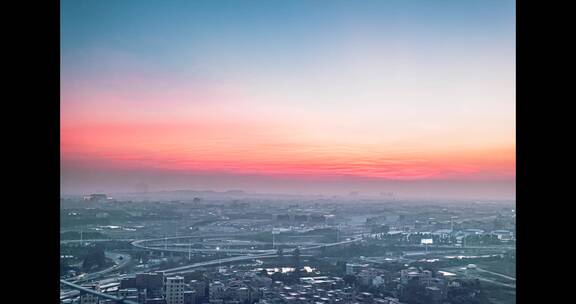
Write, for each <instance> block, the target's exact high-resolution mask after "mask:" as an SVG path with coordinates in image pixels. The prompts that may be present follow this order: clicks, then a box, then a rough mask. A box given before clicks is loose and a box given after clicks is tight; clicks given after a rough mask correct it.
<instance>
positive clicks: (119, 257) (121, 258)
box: [67, 251, 132, 283]
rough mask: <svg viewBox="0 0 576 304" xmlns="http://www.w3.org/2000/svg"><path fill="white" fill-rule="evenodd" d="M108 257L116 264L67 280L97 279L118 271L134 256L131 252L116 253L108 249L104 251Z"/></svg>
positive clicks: (79, 281)
mask: <svg viewBox="0 0 576 304" xmlns="http://www.w3.org/2000/svg"><path fill="white" fill-rule="evenodd" d="M104 255H105V256H106V258H108V259H111V260H112V261H113V262H114V265H113V266H111V267H109V268H106V269H104V270H100V271H97V272H92V273H88V274H84V275H79V276H76V277H72V278H69V279H68V280H67V281H69V282H73V283H82V282H86V281H90V280H94V279H97V278H99V277H102V276H104V275H106V274H108V273H110V272H113V271H116V270H119V269H121V268H122V267H124V266H126V265H127V264H128V263H130V261H131V260H132V257H131V256H130V255H129V254H122V253H114V252H108V251H106V252H105V253H104Z"/></svg>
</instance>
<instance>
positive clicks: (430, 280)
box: [61, 191, 516, 304]
mask: <svg viewBox="0 0 576 304" xmlns="http://www.w3.org/2000/svg"><path fill="white" fill-rule="evenodd" d="M199 194H201V192H195V191H174V192H166V193H158V194H131V195H128V194H125V195H124V196H122V197H118V198H111V197H108V196H107V195H105V194H93V195H88V196H86V197H68V198H63V199H62V201H61V221H62V234H61V238H62V240H61V253H62V256H61V278H62V279H63V280H65V281H66V282H69V283H71V284H75V285H76V286H82V287H84V288H89V289H92V290H94V291H97V292H98V293H100V294H106V295H110V296H113V297H116V299H120V298H122V299H126V300H131V301H133V302H132V303H169V304H170V303H244V304H246V303H326V304H328V303H492V302H493V303H512V302H513V299H514V296H515V280H516V279H515V218H516V216H515V210H514V202H510V201H508V202H506V201H504V202H489V201H486V202H479V201H448V202H423V201H399V200H395V199H394V198H393V197H392V198H391V197H390V196H389V195H384V196H383V197H361V196H359V197H346V196H344V197H325V198H323V197H317V198H306V197H290V196H288V197H285V198H265V197H262V196H258V195H250V194H248V193H244V194H238V193H237V192H235V191H231V192H221V193H219V192H213V193H209V194H206V193H205V194H204V196H203V197H202V198H201V197H198V196H195V195H199ZM148 197H150V198H148ZM152 197H156V198H155V199H154V198H152ZM78 299H79V301H80V302H79V303H116V300H114V299H103V300H100V302H96V301H98V300H97V299H98V296H95V295H94V294H90V293H83V292H82V291H81V290H78V289H76V288H70V285H63V288H62V290H61V302H62V303H75V302H74V301H78ZM488 300H490V301H491V302H486V301H488Z"/></svg>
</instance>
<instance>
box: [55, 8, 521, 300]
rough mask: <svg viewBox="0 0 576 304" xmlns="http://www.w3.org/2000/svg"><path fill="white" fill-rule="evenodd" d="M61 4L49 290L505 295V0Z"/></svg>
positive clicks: (510, 135)
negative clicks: (54, 250) (55, 245)
mask: <svg viewBox="0 0 576 304" xmlns="http://www.w3.org/2000/svg"><path fill="white" fill-rule="evenodd" d="M60 15H61V22H60V36H61V41H60V50H61V52H60V58H61V64H60V83H61V86H60V95H61V98H60V172H61V174H60V201H59V206H60V245H59V246H60V263H59V266H60V272H59V283H60V293H59V294H60V298H59V302H60V303H69V304H112V303H118V304H121V303H126V304H136V303H137V304H371V303H379V304H513V303H514V304H515V303H516V146H515V140H516V138H515V134H516V133H515V132H516V126H515V114H516V113H515V34H516V33H515V1H513V0H502V1H500V0H498V1H496V0H494V1H493V0H482V1H480V0H478V1H476V0H470V1H458V0H448V1H426V0H411V1H392V0H391V1H384V0H382V1H380V0H358V1H347V0H330V1H328V0H318V1H316V0H278V1H266V0H238V1H235V0H190V1H184V0H174V1H140V0H121V1H115V0H60Z"/></svg>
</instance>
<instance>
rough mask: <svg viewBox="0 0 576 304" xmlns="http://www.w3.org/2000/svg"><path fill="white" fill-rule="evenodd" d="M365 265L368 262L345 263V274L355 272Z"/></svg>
mask: <svg viewBox="0 0 576 304" xmlns="http://www.w3.org/2000/svg"><path fill="white" fill-rule="evenodd" d="M367 267H368V264H358V263H346V274H357V273H359V272H360V271H361V270H362V269H365V268H367Z"/></svg>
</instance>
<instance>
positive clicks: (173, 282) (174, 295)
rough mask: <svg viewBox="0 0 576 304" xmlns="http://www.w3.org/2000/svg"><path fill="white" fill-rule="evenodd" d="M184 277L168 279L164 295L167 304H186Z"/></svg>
mask: <svg viewBox="0 0 576 304" xmlns="http://www.w3.org/2000/svg"><path fill="white" fill-rule="evenodd" d="M184 287H185V284H184V277H181V276H174V277H167V278H166V284H165V290H166V291H165V292H164V294H165V295H166V296H165V299H166V304H184Z"/></svg>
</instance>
